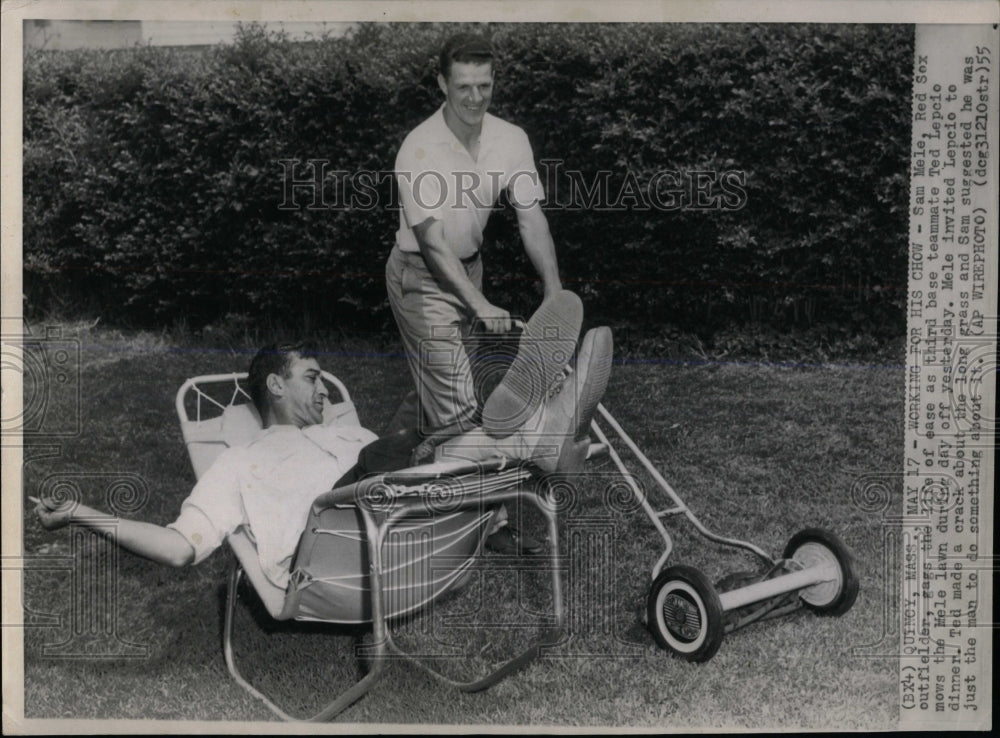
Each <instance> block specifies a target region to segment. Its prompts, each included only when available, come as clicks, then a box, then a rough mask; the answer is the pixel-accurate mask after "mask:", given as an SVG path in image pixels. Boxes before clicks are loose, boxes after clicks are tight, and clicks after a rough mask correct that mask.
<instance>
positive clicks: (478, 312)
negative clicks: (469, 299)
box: [473, 301, 514, 333]
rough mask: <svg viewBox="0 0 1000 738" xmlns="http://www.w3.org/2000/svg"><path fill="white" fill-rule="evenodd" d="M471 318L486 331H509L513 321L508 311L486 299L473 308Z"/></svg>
mask: <svg viewBox="0 0 1000 738" xmlns="http://www.w3.org/2000/svg"><path fill="white" fill-rule="evenodd" d="M473 319H474V321H476V322H477V323H478V324H481V325H482V326H483V328H484V329H485V330H486V332H487V333H509V332H510V329H511V326H512V325H513V323H514V321H513V320H512V319H511V317H510V313H509V312H507V311H506V310H504V309H503V308H499V307H497V306H496V305H494V304H492V303H490V302H486V301H484V302H483V303H482V305H479V306H477V307H476V308H475V309H474V310H473Z"/></svg>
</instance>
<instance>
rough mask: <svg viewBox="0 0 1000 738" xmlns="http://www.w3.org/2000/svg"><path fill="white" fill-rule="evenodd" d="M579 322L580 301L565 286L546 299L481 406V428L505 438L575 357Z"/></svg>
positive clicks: (526, 416) (532, 318) (527, 414)
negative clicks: (501, 376) (515, 353)
mask: <svg viewBox="0 0 1000 738" xmlns="http://www.w3.org/2000/svg"><path fill="white" fill-rule="evenodd" d="M582 323H583V303H581V302H580V298H579V297H577V296H576V295H575V294H573V293H572V292H570V291H569V290H562V291H560V292H557V293H556V294H555V295H553V296H552V297H550V298H548V299H547V300H545V301H544V302H543V303H542V304H541V305H540V306H539V308H538V310H536V311H535V314H534V315H532V316H531V319H530V320H528V322H527V324H526V325H525V327H524V331H523V332H522V333H521V340H520V342H519V343H518V348H517V356H515V357H514V361H513V362H512V363H511V365H510V368H509V369H508V370H507V373H506V374H505V375H504V378H503V379H502V380H501V381H500V384H499V385H497V387H496V389H494V390H493V392H492V393H491V394H490V396H489V397H488V398H487V399H486V402H485V403H484V404H483V412H482V428H483V430H484V431H485V432H486V433H488V434H489V435H490V436H493V437H495V438H506V437H507V436H509V435H511V434H512V433H514V432H515V431H516V430H517V429H518V428H520V427H521V426H522V425H524V423H525V421H527V420H528V418H530V417H531V416H532V414H533V413H534V412H535V410H537V409H538V407H539V405H541V403H542V401H543V400H544V399H545V396H546V394H547V392H548V390H549V388H550V386H551V385H552V383H553V382H555V381H556V379H557V378H558V377H559V375H560V372H562V370H563V367H565V366H566V364H567V363H568V362H569V360H570V358H571V357H572V356H573V350H574V349H575V348H576V341H577V338H578V337H579V335H580V325H581V324H582Z"/></svg>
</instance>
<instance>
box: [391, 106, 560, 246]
mask: <svg viewBox="0 0 1000 738" xmlns="http://www.w3.org/2000/svg"><path fill="white" fill-rule="evenodd" d="M396 184H397V185H398V187H399V199H400V204H401V205H402V208H401V209H400V211H399V230H398V231H397V232H396V244H397V245H398V246H399V248H400V250H402V251H408V252H418V251H420V246H419V245H418V243H417V238H416V236H415V235H414V233H413V227H414V226H416V225H419V224H421V223H423V222H424V221H425V220H427V219H428V218H435V219H437V220H440V221H442V222H443V224H444V235H445V240H446V241H447V243H448V244H449V245H450V246H451V247H452V249H454V251H455V255H456V256H458V257H459V258H460V259H465V258H468V257H470V256H474V255H475V253H476V252H477V251H478V250H479V247H480V246H481V245H482V243H483V229H484V228H486V221H487V220H488V219H489V217H490V213H491V212H492V210H493V206H494V205H495V204H496V202H497V198H498V197H499V196H500V192H501V191H503V190H505V189H506V190H507V195H508V197H509V198H510V202H511V204H512V205H514V206H515V207H518V206H520V207H527V206H529V205H532V204H534V203H536V202H539V201H540V200H542V199H543V198H544V197H545V192H544V190H543V189H542V185H541V182H540V181H539V177H538V171H537V170H536V169H535V160H534V156H533V155H532V153H531V144H530V143H529V142H528V136H527V134H526V133H525V132H524V131H523V130H522V129H521V128H519V127H518V126H515V125H513V124H512V123H508V122H506V121H504V120H501V119H500V118H497V117H496V116H494V115H490V114H489V113H486V115H485V116H484V117H483V127H482V131H481V133H480V143H479V158H478V159H473V158H472V156H471V155H470V154H469V152H468V151H467V150H466V148H465V147H464V146H463V145H462V144H461V142H459V140H458V138H457V137H456V136H455V134H454V133H452V131H451V129H450V128H448V124H447V123H445V120H444V106H443V105H442V106H441V108H440V109H439V110H438V111H437V112H436V113H434V115H432V116H431V117H430V118H428V119H427V120H425V121H424V122H423V123H421V124H420V125H418V126H417V127H416V128H414V129H413V130H412V131H410V133H409V135H408V136H407V137H406V138H405V139H404V140H403V144H402V146H401V147H400V149H399V153H398V154H397V155H396Z"/></svg>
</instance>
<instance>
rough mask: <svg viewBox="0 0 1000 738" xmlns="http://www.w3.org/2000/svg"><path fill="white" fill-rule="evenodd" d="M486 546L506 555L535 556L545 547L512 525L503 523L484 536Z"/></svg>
mask: <svg viewBox="0 0 1000 738" xmlns="http://www.w3.org/2000/svg"><path fill="white" fill-rule="evenodd" d="M486 548H488V549H490V550H491V551H496V552H497V553H499V554H505V555H507V556H537V555H538V554H540V553H543V552H544V551H545V547H544V546H543V545H542V544H541V543H539V542H538V541H536V540H535V539H534V538H531V537H529V536H526V535H525V534H524V533H522V532H521V531H519V530H518V529H517V528H515V527H513V526H512V525H505V526H503V527H502V528H500V529H499V530H497V531H496V532H495V533H492V534H490V535H488V536H487V537H486Z"/></svg>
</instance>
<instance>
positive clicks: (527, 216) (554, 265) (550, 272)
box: [517, 202, 562, 297]
mask: <svg viewBox="0 0 1000 738" xmlns="http://www.w3.org/2000/svg"><path fill="white" fill-rule="evenodd" d="M517 226H518V230H520V232H521V240H522V241H523V242H524V251H525V253H526V254H527V255H528V258H529V259H530V260H531V263H532V264H533V265H534V267H535V271H537V272H538V276H539V277H541V278H542V284H543V285H544V289H545V297H549V296H550V295H553V294H555V293H556V292H558V291H559V290H561V289H562V282H561V281H560V280H559V263H558V261H557V260H556V247H555V243H554V242H553V241H552V233H551V231H550V230H549V221H548V219H547V218H546V217H545V213H544V212H542V206H541V205H539V204H538V203H537V202H536V203H535V204H533V205H530V206H528V207H523V208H517Z"/></svg>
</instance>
